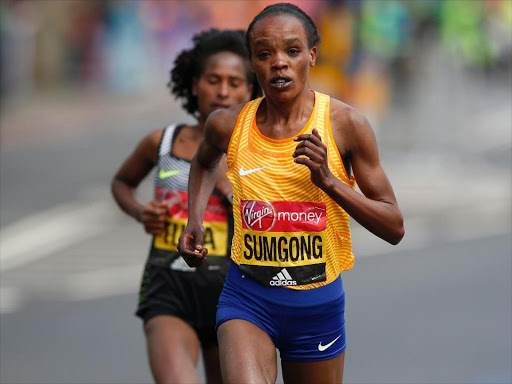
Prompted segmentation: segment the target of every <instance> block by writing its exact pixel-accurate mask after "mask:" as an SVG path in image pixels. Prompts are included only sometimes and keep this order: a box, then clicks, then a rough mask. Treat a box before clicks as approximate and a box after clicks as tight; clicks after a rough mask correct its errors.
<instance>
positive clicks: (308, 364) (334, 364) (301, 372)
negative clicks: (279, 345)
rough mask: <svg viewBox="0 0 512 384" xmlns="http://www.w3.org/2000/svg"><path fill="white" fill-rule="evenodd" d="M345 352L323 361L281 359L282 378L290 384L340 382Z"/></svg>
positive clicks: (339, 383)
mask: <svg viewBox="0 0 512 384" xmlns="http://www.w3.org/2000/svg"><path fill="white" fill-rule="evenodd" d="M344 365H345V352H343V353H342V354H341V355H338V356H336V357H334V358H332V359H329V360H323V361H287V360H281V368H282V370H283V380H284V382H285V383H286V384H287V383H292V384H301V383H304V384H309V383H316V384H322V383H325V384H334V383H336V384H341V383H342V382H343V368H344Z"/></svg>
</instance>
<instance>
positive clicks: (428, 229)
mask: <svg viewBox="0 0 512 384" xmlns="http://www.w3.org/2000/svg"><path fill="white" fill-rule="evenodd" d="M273 2H275V1H260V0H252V1H235V0H233V1H186V2H185V1H152V0H146V1H81V0H74V1H65V0H61V1H56V0H45V1H22V0H10V1H9V0H2V1H1V2H0V10H1V14H0V37H1V84H0V85H1V111H0V123H1V130H0V139H1V140H0V145H1V147H0V212H1V215H0V277H1V279H0V382H1V383H147V382H151V376H150V373H149V368H148V364H147V359H146V354H145V342H144V338H143V333H142V325H141V323H140V321H139V319H137V318H135V317H134V316H133V312H134V310H135V305H136V295H137V291H138V287H139V281H140V277H141V274H142V267H143V265H144V262H145V259H146V257H147V251H148V248H149V243H150V238H149V237H148V236H146V235H145V234H144V232H143V230H142V227H141V226H140V225H138V224H137V223H135V222H134V221H133V220H131V219H130V218H129V217H127V216H125V215H124V214H122V213H121V211H120V210H119V209H118V208H117V206H116V205H115V204H114V202H113V199H112V198H111V196H110V192H109V188H110V180H111V178H112V176H113V174H114V173H115V171H116V170H117V168H118V167H119V166H120V164H121V162H122V161H123V160H124V159H125V158H126V157H127V156H128V154H129V153H130V152H131V151H132V150H133V148H134V147H135V145H136V144H137V143H138V141H139V140H140V139H141V138H142V137H143V136H144V135H146V134H147V133H148V132H150V131H152V130H154V129H157V128H161V127H163V126H165V125H167V124H170V123H173V122H193V120H192V118H191V117H190V116H187V115H186V114H185V113H184V112H183V111H181V109H180V105H179V104H178V103H177V102H176V101H175V100H173V99H172V98H171V96H170V94H169V92H168V90H167V88H166V83H167V81H168V78H169V74H168V72H169V69H170V67H171V65H172V63H173V60H174V57H175V56H176V54H177V53H178V52H180V51H181V50H182V49H184V48H188V47H190V45H191V37H192V35H193V34H194V33H196V32H198V31H200V30H203V29H207V28H210V27H216V28H241V29H245V28H246V27H247V26H248V24H249V23H250V21H251V20H252V18H253V17H254V16H255V15H256V14H257V13H258V12H259V11H260V10H262V9H263V8H264V6H266V5H268V4H270V3H273ZM293 3H295V4H297V5H299V6H300V7H301V8H302V9H303V10H304V11H306V12H307V13H308V14H309V15H310V16H311V17H312V18H313V19H314V20H315V22H316V23H317V26H318V28H319V32H320V35H321V37H322V43H321V45H320V48H319V60H318V65H317V66H316V67H315V68H314V69H313V70H312V73H311V76H310V86H311V87H312V88H314V89H317V90H319V91H322V92H325V93H328V94H330V95H331V96H333V97H336V98H338V99H341V100H342V101H344V102H346V103H348V104H350V105H352V106H354V107H356V108H358V109H359V110H361V111H362V112H363V113H364V114H365V115H366V116H367V117H368V119H369V121H370V122H371V124H372V126H373V128H374V130H375V133H376V136H377V140H378V143H379V149H380V155H381V160H382V163H383V166H384V168H385V170H386V172H387V174H388V176H389V178H390V180H391V182H392V184H393V187H394V190H395V193H396V195H397V198H398V202H399V205H400V207H401V209H402V212H403V213H404V216H405V227H406V236H405V238H404V240H403V241H402V242H401V243H400V244H399V245H398V246H396V247H392V246H390V245H387V244H386V243H384V242H383V241H381V240H379V239H377V238H375V237H374V236H372V235H371V234H369V233H368V232H366V231H365V230H364V229H362V228H361V227H360V226H359V225H358V224H357V223H352V231H353V237H354V245H353V250H354V254H355V256H356V263H355V266H354V269H353V270H351V271H348V272H345V273H343V279H344V285H345V289H346V292H347V296H346V298H347V307H346V322H347V332H348V336H347V342H348V348H347V354H346V359H345V361H346V366H345V382H346V383H510V382H512V368H511V361H512V332H511V328H512V304H511V302H512V286H511V280H512V266H511V252H512V236H511V213H512V212H511V163H512V157H511V148H512V146H511V143H512V140H511V132H512V108H511V106H512V92H511V89H512V88H511V86H512V1H510V0H482V1H478V0H446V1H435V0H428V1H427V0H410V1H399V0H379V1H373V0H372V1H355V0H350V1H349V0H346V1H341V0H338V1H327V0H324V1H322V0H317V1H293ZM151 187H152V186H151V178H148V180H146V182H145V183H144V185H142V186H141V188H140V191H139V192H140V198H141V200H143V201H147V200H149V199H150V198H151ZM198 369H199V370H200V371H201V372H202V368H201V366H199V368H198ZM281 380H282V379H281V378H279V382H281Z"/></svg>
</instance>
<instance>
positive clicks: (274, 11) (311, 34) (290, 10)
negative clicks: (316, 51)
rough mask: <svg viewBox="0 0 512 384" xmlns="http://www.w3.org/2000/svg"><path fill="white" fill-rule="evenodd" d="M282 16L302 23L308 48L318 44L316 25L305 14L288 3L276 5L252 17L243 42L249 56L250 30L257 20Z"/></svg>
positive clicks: (318, 37)
mask: <svg viewBox="0 0 512 384" xmlns="http://www.w3.org/2000/svg"><path fill="white" fill-rule="evenodd" d="M283 14H284V15H290V16H294V17H296V18H297V19H299V21H300V22H301V23H302V26H303V27H304V30H305V31H306V35H307V37H308V48H310V49H311V48H313V47H314V46H316V45H318V44H320V35H319V34H318V30H317V28H316V24H315V22H314V21H313V20H312V19H311V17H309V15H308V14H307V13H306V12H304V11H303V10H302V9H300V8H299V7H297V6H296V5H293V4H290V3H276V4H272V5H269V6H267V7H265V9H263V11H261V12H260V13H258V14H257V15H256V16H255V17H254V19H253V20H252V22H251V24H249V28H247V32H246V34H245V40H246V44H247V49H248V50H249V54H250V53H251V45H250V39H251V33H252V29H253V28H254V24H256V22H257V21H258V20H261V19H263V18H265V17H267V16H272V15H283Z"/></svg>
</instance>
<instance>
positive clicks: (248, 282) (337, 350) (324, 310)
mask: <svg viewBox="0 0 512 384" xmlns="http://www.w3.org/2000/svg"><path fill="white" fill-rule="evenodd" d="M344 315H345V293H344V291H343V284H342V281H341V277H338V279H336V280H335V281H333V282H332V283H330V284H328V285H325V286H323V287H319V288H314V289H308V290H293V289H287V288H282V287H264V286H262V285H260V284H258V283H257V282H256V281H254V280H252V279H251V278H250V277H248V276H244V275H243V274H242V272H241V271H240V269H239V267H238V265H236V264H235V263H233V262H232V263H231V266H230V268H229V272H228V276H227V278H226V282H225V284H224V288H223V290H222V294H221V296H220V299H219V304H218V306H217V322H216V328H218V327H219V326H220V325H221V324H222V323H224V322H226V321H228V320H233V319H242V320H246V321H249V322H251V323H253V324H255V325H256V326H258V327H259V328H261V329H262V330H263V331H265V332H266V333H267V334H268V335H269V336H270V338H271V339H272V341H273V342H274V344H275V346H276V348H277V349H279V352H280V356H281V359H283V360H291V361H321V360H329V359H332V358H334V357H336V356H338V355H340V354H341V353H342V352H343V351H344V350H345V347H346V342H345V316H344Z"/></svg>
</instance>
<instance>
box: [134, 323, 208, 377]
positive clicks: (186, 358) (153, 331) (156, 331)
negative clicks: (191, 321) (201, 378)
mask: <svg viewBox="0 0 512 384" xmlns="http://www.w3.org/2000/svg"><path fill="white" fill-rule="evenodd" d="M144 331H145V333H146V341H147V348H148V357H149V363H150V366H151V371H152V373H153V377H154V379H155V382H157V383H192V382H197V381H198V378H197V373H196V370H195V368H196V365H197V361H198V357H199V339H198V337H197V334H196V332H195V331H194V329H193V328H192V327H191V326H190V325H188V324H187V323H186V322H185V321H183V320H181V319H179V318H177V317H174V316H169V315H160V316H156V317H153V318H152V319H151V320H149V321H148V322H147V323H146V324H145V326H144Z"/></svg>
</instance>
